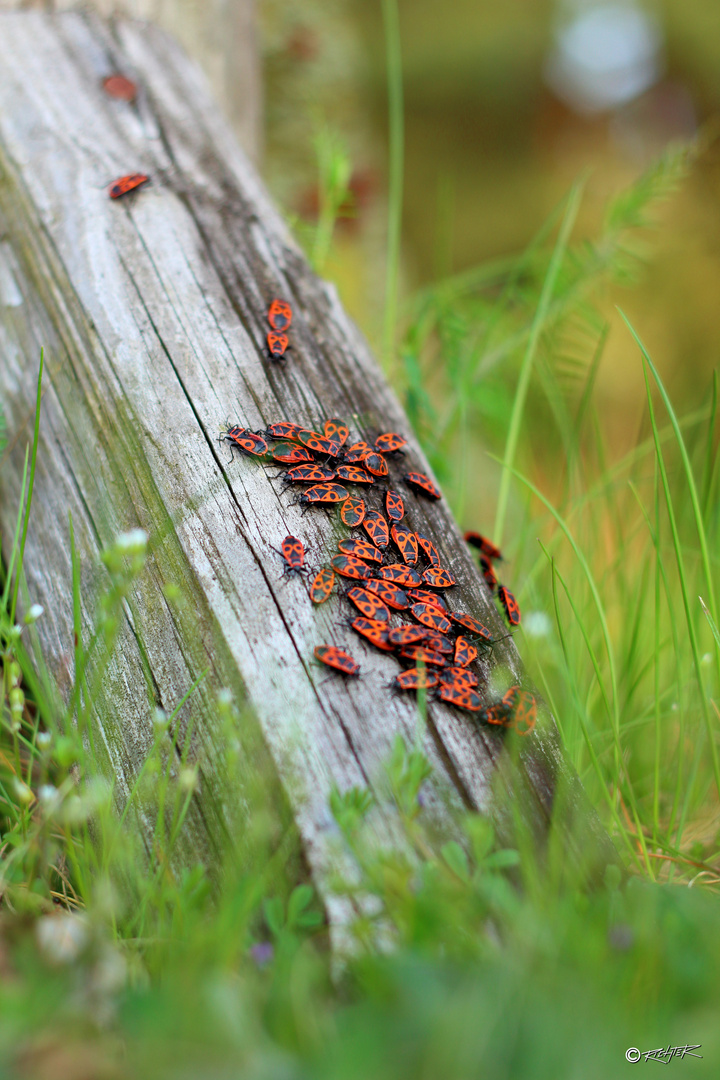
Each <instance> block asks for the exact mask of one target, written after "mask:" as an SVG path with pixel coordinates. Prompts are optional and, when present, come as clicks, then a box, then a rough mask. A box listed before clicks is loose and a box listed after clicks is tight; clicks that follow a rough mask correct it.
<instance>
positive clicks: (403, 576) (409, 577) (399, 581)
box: [375, 563, 421, 586]
mask: <svg viewBox="0 0 720 1080" xmlns="http://www.w3.org/2000/svg"><path fill="white" fill-rule="evenodd" d="M375 573H376V574H377V576H378V577H379V578H382V579H383V581H392V582H393V584H394V585H411V586H417V585H419V584H420V581H421V578H420V575H419V574H418V573H417V572H416V571H415V570H413V568H412V567H411V566H405V565H404V563H390V565H389V566H381V567H380V569H379V570H376V571H375Z"/></svg>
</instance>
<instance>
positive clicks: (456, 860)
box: [440, 840, 470, 881]
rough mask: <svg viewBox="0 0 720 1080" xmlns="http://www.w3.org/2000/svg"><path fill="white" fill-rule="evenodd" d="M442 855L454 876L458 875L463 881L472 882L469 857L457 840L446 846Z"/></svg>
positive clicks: (441, 851)
mask: <svg viewBox="0 0 720 1080" xmlns="http://www.w3.org/2000/svg"><path fill="white" fill-rule="evenodd" d="M440 853H441V855H442V857H443V859H444V860H445V862H446V863H447V864H448V866H449V867H450V869H451V870H452V872H453V873H454V874H457V876H458V877H459V878H462V880H463V881H469V880H470V868H469V866H468V860H467V855H466V854H465V852H464V851H463V849H462V848H461V847H460V845H459V844H458V842H457V841H456V840H451V841H450V843H449V844H444V845H443V846H442V848H441V849H440Z"/></svg>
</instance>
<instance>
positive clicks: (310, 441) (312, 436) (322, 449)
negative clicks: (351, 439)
mask: <svg viewBox="0 0 720 1080" xmlns="http://www.w3.org/2000/svg"><path fill="white" fill-rule="evenodd" d="M298 439H299V440H300V442H301V443H302V444H303V446H307V448H308V450H314V452H315V453H316V454H324V455H325V456H326V457H337V456H338V454H339V453H340V444H339V443H336V442H335V441H334V440H333V439H326V438H325V437H324V436H323V435H318V433H317V431H308V430H307V429H306V428H303V429H301V430H300V431H299V432H298Z"/></svg>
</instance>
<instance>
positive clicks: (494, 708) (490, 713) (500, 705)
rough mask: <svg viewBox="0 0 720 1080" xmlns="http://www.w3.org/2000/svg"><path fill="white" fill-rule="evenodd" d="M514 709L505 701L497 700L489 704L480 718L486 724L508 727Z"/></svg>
mask: <svg viewBox="0 0 720 1080" xmlns="http://www.w3.org/2000/svg"><path fill="white" fill-rule="evenodd" d="M511 713H512V709H511V708H510V706H509V705H506V704H505V702H504V701H496V702H495V704H494V705H488V706H487V707H486V708H485V709H483V710H482V712H481V713H480V720H484V721H485V723H486V724H498V725H499V726H500V727H508V721H509V720H510V714H511Z"/></svg>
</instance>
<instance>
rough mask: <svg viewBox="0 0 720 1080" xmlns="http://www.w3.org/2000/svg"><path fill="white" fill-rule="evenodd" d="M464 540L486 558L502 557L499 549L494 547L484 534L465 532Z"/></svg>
mask: <svg viewBox="0 0 720 1080" xmlns="http://www.w3.org/2000/svg"><path fill="white" fill-rule="evenodd" d="M465 541H466V543H468V544H472V546H473V547H474V548H477V549H478V551H480V552H481V554H483V555H484V556H485V558H486V559H502V555H501V553H500V549H499V548H496V547H495V545H494V544H493V543H492V541H491V540H488V538H487V537H486V536H481V535H480V533H478V532H466V533H465Z"/></svg>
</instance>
